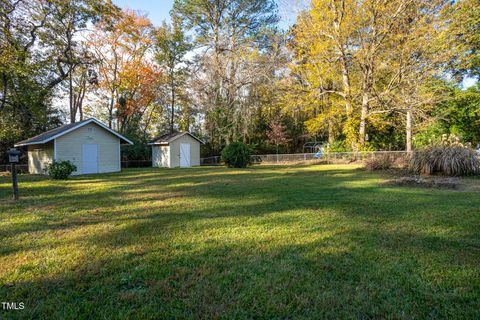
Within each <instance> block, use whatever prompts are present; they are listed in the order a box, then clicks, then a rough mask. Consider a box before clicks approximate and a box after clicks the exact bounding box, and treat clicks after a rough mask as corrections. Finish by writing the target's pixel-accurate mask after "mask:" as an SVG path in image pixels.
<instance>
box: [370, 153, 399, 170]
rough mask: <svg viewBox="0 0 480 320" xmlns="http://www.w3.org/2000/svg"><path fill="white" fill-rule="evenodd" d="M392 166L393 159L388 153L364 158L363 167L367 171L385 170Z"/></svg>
mask: <svg viewBox="0 0 480 320" xmlns="http://www.w3.org/2000/svg"><path fill="white" fill-rule="evenodd" d="M392 166H393V159H392V158H391V157H390V156H388V155H380V156H377V157H373V158H368V159H367V160H365V169H366V170H367V171H376V170H386V169H390V168H391V167H392Z"/></svg>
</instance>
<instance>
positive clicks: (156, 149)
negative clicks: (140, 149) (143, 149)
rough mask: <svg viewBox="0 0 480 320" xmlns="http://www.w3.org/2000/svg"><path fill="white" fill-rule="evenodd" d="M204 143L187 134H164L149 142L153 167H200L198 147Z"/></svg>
mask: <svg viewBox="0 0 480 320" xmlns="http://www.w3.org/2000/svg"><path fill="white" fill-rule="evenodd" d="M203 143H204V142H203V141H202V140H200V139H198V138H197V137H195V136H194V135H193V134H191V133H189V132H174V133H171V134H166V135H164V136H161V137H160V138H158V139H155V140H154V141H152V142H150V143H149V145H151V146H152V166H153V167H166V168H176V167H193V166H199V165H200V145H201V144H203Z"/></svg>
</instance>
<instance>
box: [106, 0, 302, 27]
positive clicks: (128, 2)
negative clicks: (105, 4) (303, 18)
mask: <svg viewBox="0 0 480 320" xmlns="http://www.w3.org/2000/svg"><path fill="white" fill-rule="evenodd" d="M277 1H278V2H279V3H280V2H281V0H277ZM113 3H115V4H116V5H118V6H120V7H122V8H128V9H132V10H139V11H142V12H144V13H146V14H147V15H148V17H149V18H150V20H152V22H153V23H154V24H155V25H157V26H158V25H160V24H161V23H162V21H163V20H168V19H169V14H170V10H171V9H172V5H173V0H113ZM286 11H288V13H285V12H286ZM280 15H281V16H282V18H281V21H280V26H281V27H282V28H285V27H288V26H289V25H291V24H293V22H294V21H295V15H296V14H295V10H293V8H288V9H286V8H285V9H280Z"/></svg>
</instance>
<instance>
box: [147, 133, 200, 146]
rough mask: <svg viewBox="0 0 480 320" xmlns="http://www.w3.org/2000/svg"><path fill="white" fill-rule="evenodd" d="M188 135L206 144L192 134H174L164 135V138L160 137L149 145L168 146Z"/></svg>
mask: <svg viewBox="0 0 480 320" xmlns="http://www.w3.org/2000/svg"><path fill="white" fill-rule="evenodd" d="M186 134H188V135H189V136H190V137H192V138H193V139H195V140H197V141H198V142H200V143H201V144H204V143H205V142H203V141H202V140H200V139H199V138H197V137H195V136H194V135H193V134H191V133H190V132H173V133H168V134H164V135H163V136H160V137H158V138H156V139H154V140H153V141H151V142H149V143H148V144H150V145H155V144H161V145H168V144H169V143H170V142H172V141H174V140H177V139H178V138H180V137H183V136H184V135H186Z"/></svg>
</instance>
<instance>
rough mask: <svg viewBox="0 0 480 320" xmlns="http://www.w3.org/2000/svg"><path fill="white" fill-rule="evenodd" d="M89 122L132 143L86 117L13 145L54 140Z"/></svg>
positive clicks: (130, 142)
mask: <svg viewBox="0 0 480 320" xmlns="http://www.w3.org/2000/svg"><path fill="white" fill-rule="evenodd" d="M89 123H95V124H97V125H98V126H100V127H102V128H103V129H105V130H107V131H108V132H110V133H111V134H113V135H115V136H117V137H118V138H120V140H123V142H125V143H128V144H133V142H132V141H130V140H128V139H127V138H125V137H124V136H122V135H121V134H120V133H118V132H116V131H114V130H112V129H110V128H109V127H107V126H106V125H104V124H103V123H101V122H100V121H98V120H97V119H95V118H90V119H86V120H83V121H80V122H75V123H70V124H66V125H63V126H61V127H58V128H55V129H53V130H50V131H47V132H44V133H41V134H39V135H38V136H35V137H32V138H30V139H27V140H23V141H20V142H17V143H16V144H15V147H22V146H29V145H35V144H44V143H47V142H50V141H52V140H55V139H56V138H59V137H61V136H63V135H65V134H67V133H69V132H72V131H74V130H77V129H79V128H81V127H83V126H84V125H87V124H89Z"/></svg>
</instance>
